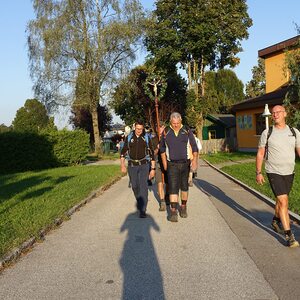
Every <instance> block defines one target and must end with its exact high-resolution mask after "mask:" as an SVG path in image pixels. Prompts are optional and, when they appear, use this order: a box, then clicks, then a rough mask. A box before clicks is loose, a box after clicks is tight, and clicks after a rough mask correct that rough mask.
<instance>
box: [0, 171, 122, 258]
mask: <svg viewBox="0 0 300 300" xmlns="http://www.w3.org/2000/svg"><path fill="white" fill-rule="evenodd" d="M119 169H120V167H119V166H73V167H65V168H56V169H49V170H43V171H38V172H24V173H16V174H9V175H3V176H0V257H2V256H3V255H4V254H6V253H7V252H8V251H9V250H11V249H13V248H14V247H16V246H19V245H20V244H21V243H23V242H24V241H26V240H28V239H29V238H30V237H34V236H36V237H38V236H39V232H40V231H41V230H42V229H44V228H46V227H48V226H50V225H51V224H53V221H54V220H55V219H57V218H61V217H64V214H65V212H66V211H68V210H69V209H70V208H72V207H73V206H74V205H76V204H78V203H79V202H80V201H81V200H83V199H85V198H86V197H87V196H88V195H89V194H90V193H91V192H92V191H93V190H96V189H98V188H100V187H101V186H103V185H105V184H108V183H109V182H111V181H112V180H113V179H114V178H117V177H118V176H121V174H120V171H119Z"/></svg>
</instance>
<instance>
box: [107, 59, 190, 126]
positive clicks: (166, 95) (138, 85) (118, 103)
mask: <svg viewBox="0 0 300 300" xmlns="http://www.w3.org/2000/svg"><path fill="white" fill-rule="evenodd" d="M152 71H153V70H152V67H149V65H147V64H145V65H143V66H138V67H136V68H134V69H133V70H131V72H130V73H129V75H128V76H127V77H125V78H124V79H123V80H122V81H121V82H120V83H119V85H118V86H117V87H116V88H115V92H114V94H113V98H112V101H111V103H110V105H111V107H112V108H113V109H114V111H115V113H116V114H117V115H119V116H120V118H121V119H122V120H123V121H124V122H125V124H133V123H134V122H135V121H136V119H137V118H140V119H142V120H144V121H146V122H149V123H150V124H149V125H150V126H151V127H152V128H156V127H155V125H156V122H155V120H156V117H155V106H154V94H152V95H150V93H153V86H151V85H150V84H149V81H150V82H151V80H149V78H150V77H151V76H150V75H151V74H152ZM156 73H158V74H159V72H157V71H156ZM165 78H167V79H166V82H165V90H164V91H162V90H160V89H161V85H158V95H159V96H160V97H159V114H160V116H159V118H160V119H161V120H167V119H168V118H169V115H170V112H172V111H174V110H177V111H180V112H183V113H184V108H185V99H186V83H185V80H184V79H183V78H182V77H181V76H179V75H178V74H177V73H176V72H170V73H168V74H167V75H166V76H165ZM147 85H148V87H147ZM161 95H163V96H161Z"/></svg>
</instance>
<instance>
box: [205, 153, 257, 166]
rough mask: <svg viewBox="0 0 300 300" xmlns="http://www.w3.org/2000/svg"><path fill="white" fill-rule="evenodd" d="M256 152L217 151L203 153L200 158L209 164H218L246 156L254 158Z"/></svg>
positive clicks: (246, 157)
mask: <svg viewBox="0 0 300 300" xmlns="http://www.w3.org/2000/svg"><path fill="white" fill-rule="evenodd" d="M255 156H256V153H252V152H251V153H250V152H230V153H228V152H218V153H213V154H203V155H201V158H203V159H206V160H207V161H209V162H210V163H211V164H219V163H223V162H226V161H238V160H243V159H248V158H255Z"/></svg>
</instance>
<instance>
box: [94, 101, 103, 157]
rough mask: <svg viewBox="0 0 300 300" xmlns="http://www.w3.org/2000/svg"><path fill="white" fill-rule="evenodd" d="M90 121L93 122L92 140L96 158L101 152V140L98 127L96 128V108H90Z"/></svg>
mask: <svg viewBox="0 0 300 300" xmlns="http://www.w3.org/2000/svg"><path fill="white" fill-rule="evenodd" d="M92 120H93V132H94V140H95V153H96V154H97V156H100V155H101V154H102V153H103V151H102V139H101V137H100V133H99V126H98V124H99V123H98V112H97V107H95V108H94V107H93V108H92Z"/></svg>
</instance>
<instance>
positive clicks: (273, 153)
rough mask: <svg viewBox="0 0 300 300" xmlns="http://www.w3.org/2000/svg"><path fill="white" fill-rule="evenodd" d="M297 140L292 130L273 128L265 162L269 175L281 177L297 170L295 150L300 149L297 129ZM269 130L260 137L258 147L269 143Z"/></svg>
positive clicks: (299, 133) (299, 136) (286, 127)
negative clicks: (273, 174)
mask: <svg viewBox="0 0 300 300" xmlns="http://www.w3.org/2000/svg"><path fill="white" fill-rule="evenodd" d="M294 130H295V133H296V138H295V137H294V135H293V133H292V131H291V129H290V128H289V127H288V126H285V128H283V129H278V128H276V127H274V126H273V130H272V133H271V135H270V137H269V140H268V149H266V151H268V153H266V157H267V158H268V159H266V160H265V169H266V172H267V173H275V174H279V175H290V174H293V173H294V168H295V148H298V147H300V132H299V131H298V130H297V129H296V128H295V129H294ZM267 134H268V129H265V130H264V131H263V132H262V134H261V137H260V140H259V143H258V147H259V148H261V147H265V146H266V143H267Z"/></svg>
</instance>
